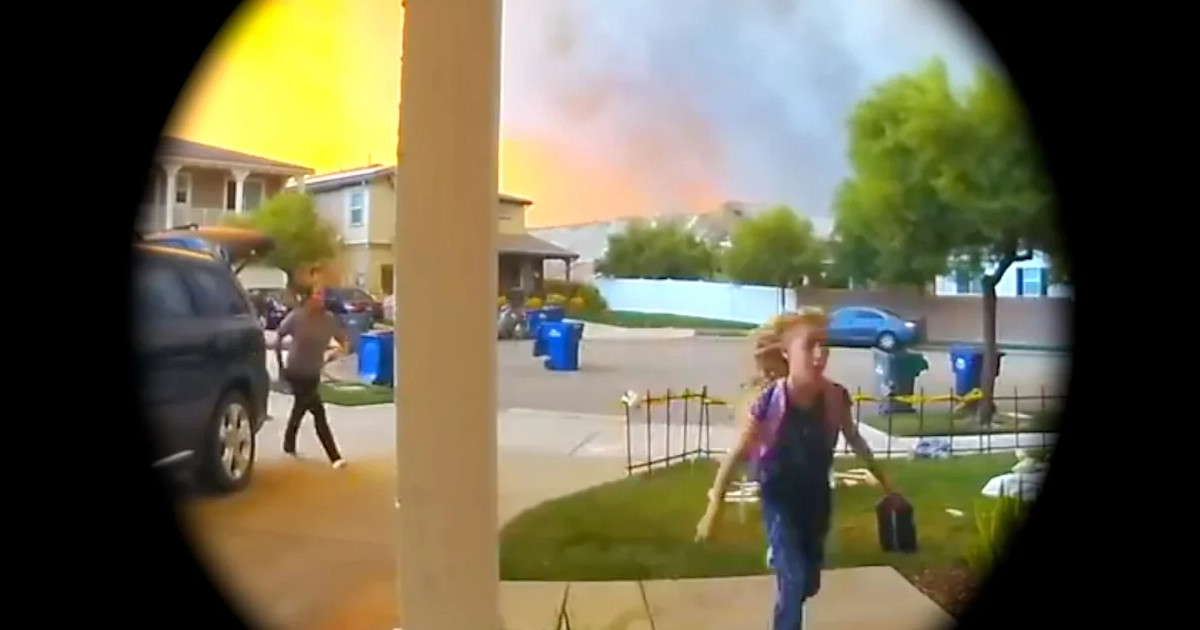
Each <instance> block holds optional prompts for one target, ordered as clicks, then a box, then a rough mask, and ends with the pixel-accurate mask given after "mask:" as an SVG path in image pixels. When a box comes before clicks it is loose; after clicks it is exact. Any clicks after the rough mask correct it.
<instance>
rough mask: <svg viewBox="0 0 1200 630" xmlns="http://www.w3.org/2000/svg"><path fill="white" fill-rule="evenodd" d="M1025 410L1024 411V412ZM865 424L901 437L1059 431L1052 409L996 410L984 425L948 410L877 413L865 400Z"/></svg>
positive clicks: (872, 405) (862, 418)
mask: <svg viewBox="0 0 1200 630" xmlns="http://www.w3.org/2000/svg"><path fill="white" fill-rule="evenodd" d="M1022 413H1024V412H1022ZM860 418H861V421H862V423H863V424H869V425H871V426H872V427H875V428H876V429H879V430H880V431H883V432H885V433H890V434H892V435H895V436H899V437H922V436H927V435H980V434H986V433H1042V432H1047V431H1054V430H1056V427H1055V423H1056V415H1055V414H1054V412H1052V411H1035V412H1030V413H1029V414H1028V415H1027V417H1012V416H1007V415H1004V410H1003V409H1002V410H1000V411H999V412H997V414H996V416H995V422H994V423H993V424H992V425H991V426H988V427H981V426H979V424H978V423H977V422H975V420H974V419H973V418H971V417H969V416H956V415H955V414H953V413H951V412H950V411H949V410H946V409H926V410H925V411H924V412H923V413H921V412H918V413H906V414H893V415H890V416H881V415H878V414H876V412H875V406H874V404H873V403H863V408H862V412H861V415H860Z"/></svg>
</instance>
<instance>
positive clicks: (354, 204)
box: [347, 190, 367, 227]
mask: <svg viewBox="0 0 1200 630" xmlns="http://www.w3.org/2000/svg"><path fill="white" fill-rule="evenodd" d="M347 206H348V207H349V220H350V227H361V226H362V224H363V220H364V215H365V214H366V210H367V195H366V193H365V192H364V191H361V190H354V191H351V192H350V195H349V197H348V199H347Z"/></svg>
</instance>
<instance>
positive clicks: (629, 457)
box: [621, 401, 633, 475]
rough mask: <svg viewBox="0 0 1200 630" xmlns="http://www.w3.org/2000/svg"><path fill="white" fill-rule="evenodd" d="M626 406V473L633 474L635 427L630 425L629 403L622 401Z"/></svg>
mask: <svg viewBox="0 0 1200 630" xmlns="http://www.w3.org/2000/svg"><path fill="white" fill-rule="evenodd" d="M621 406H622V407H624V408H625V474H627V475H632V474H633V428H632V427H631V426H630V424H631V418H630V417H629V403H628V402H625V401H621Z"/></svg>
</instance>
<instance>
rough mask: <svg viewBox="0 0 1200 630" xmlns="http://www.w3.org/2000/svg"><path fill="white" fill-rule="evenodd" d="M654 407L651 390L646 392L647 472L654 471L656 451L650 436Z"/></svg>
mask: <svg viewBox="0 0 1200 630" xmlns="http://www.w3.org/2000/svg"><path fill="white" fill-rule="evenodd" d="M653 406H654V399H653V398H651V397H650V390H648V389H647V390H646V470H647V471H651V470H654V449H653V448H651V443H652V442H653V439H654V438H653V437H651V435H650V416H651V412H650V408H651V407H653Z"/></svg>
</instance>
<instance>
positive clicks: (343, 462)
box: [333, 459, 346, 468]
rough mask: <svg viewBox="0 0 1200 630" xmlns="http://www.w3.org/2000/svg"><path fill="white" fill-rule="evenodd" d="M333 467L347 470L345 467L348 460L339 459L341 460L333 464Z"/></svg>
mask: <svg viewBox="0 0 1200 630" xmlns="http://www.w3.org/2000/svg"><path fill="white" fill-rule="evenodd" d="M333 467H334V468H345V467H346V460H344V459H339V460H337V461H336V462H333Z"/></svg>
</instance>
